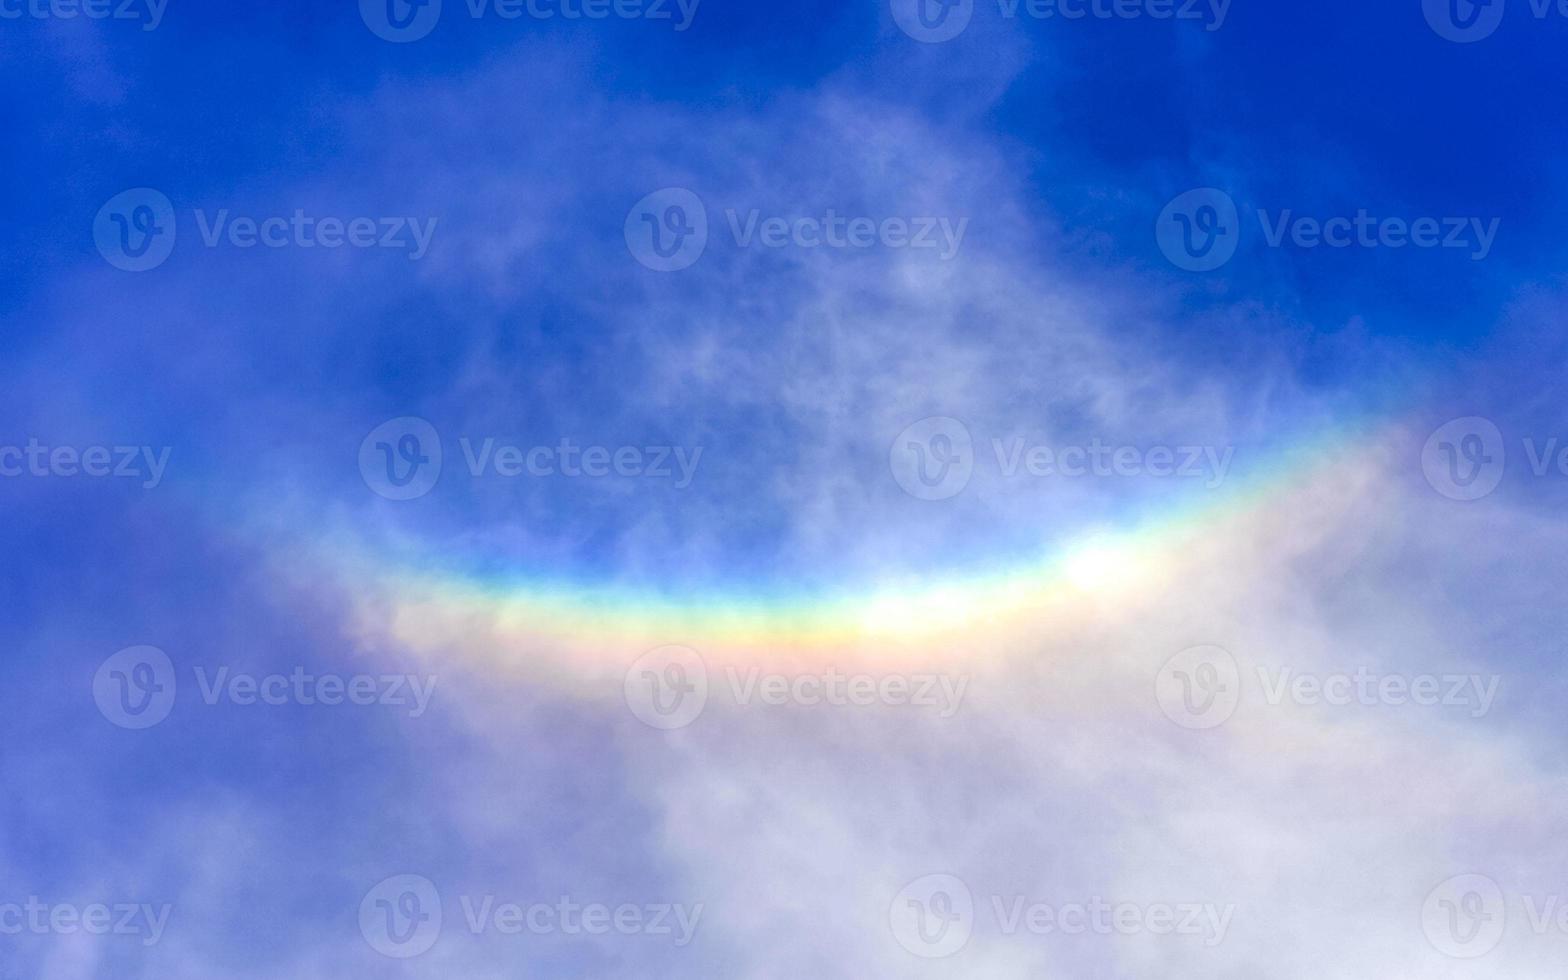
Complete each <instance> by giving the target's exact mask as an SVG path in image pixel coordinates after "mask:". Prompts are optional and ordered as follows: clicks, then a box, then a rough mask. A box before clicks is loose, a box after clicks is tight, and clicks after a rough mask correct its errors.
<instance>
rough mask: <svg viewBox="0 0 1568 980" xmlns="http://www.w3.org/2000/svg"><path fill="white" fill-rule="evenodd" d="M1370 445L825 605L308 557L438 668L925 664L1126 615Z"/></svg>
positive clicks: (1333, 451) (1285, 461)
mask: <svg viewBox="0 0 1568 980" xmlns="http://www.w3.org/2000/svg"><path fill="white" fill-rule="evenodd" d="M1369 442H1370V443H1371V444H1372V445H1374V446H1375V445H1376V444H1377V442H1378V440H1377V439H1375V438H1374V439H1371V440H1368V438H1367V434H1366V432H1365V431H1364V430H1362V429H1360V428H1353V427H1342V428H1339V429H1336V430H1334V431H1333V432H1332V433H1326V434H1322V435H1320V436H1318V437H1317V438H1315V439H1313V440H1311V441H1309V442H1305V443H1298V444H1296V445H1295V446H1294V447H1293V448H1292V449H1290V450H1289V451H1287V452H1284V453H1281V454H1279V455H1277V456H1275V457H1273V458H1272V459H1270V460H1269V461H1268V462H1267V464H1266V465H1263V466H1259V467H1253V468H1252V469H1251V470H1250V471H1248V472H1246V473H1243V474H1238V475H1237V476H1236V477H1235V478H1234V479H1233V480H1232V481H1230V483H1228V484H1227V489H1225V490H1223V491H1218V492H1215V493H1211V494H1207V495H1206V496H1205V497H1204V499H1203V500H1201V501H1199V502H1196V503H1188V504H1186V505H1184V506H1181V507H1177V508H1172V509H1170V510H1169V511H1167V512H1166V513H1164V514H1161V515H1158V516H1156V517H1154V518H1150V519H1145V520H1142V521H1138V522H1135V523H1132V524H1130V525H1128V526H1126V527H1122V528H1119V529H1115V530H1111V531H1104V532H1095V533H1092V534H1089V535H1086V536H1084V537H1082V538H1080V539H1077V540H1074V541H1071V542H1070V543H1068V544H1066V545H1064V546H1062V547H1057V548H1053V549H1051V550H1050V551H1049V552H1047V553H1045V554H1042V555H1040V556H1038V557H1036V558H1034V559H1031V560H1028V561H1023V562H1018V563H1014V564H1011V565H1009V566H1006V567H999V568H995V569H990V570H986V571H983V572H980V573H977V574H966V575H962V576H953V575H947V576H944V575H940V574H937V575H926V576H903V577H901V578H900V579H899V580H898V581H896V582H893V583H891V584H884V583H877V584H873V585H868V586H865V587H862V588H858V589H853V590H844V591H842V592H838V593H834V594H825V593H823V592H821V591H813V592H808V591H796V592H790V591H788V590H777V589H774V590H770V591H767V592H763V591H756V592H748V591H745V590H744V589H730V590H726V591H724V592H722V593H721V592H716V591H713V590H702V591H700V592H699V591H698V590H690V592H689V593H688V594H670V593H653V592H651V591H648V590H642V589H636V588H631V587H627V586H624V585H621V584H618V583H614V582H581V581H568V580H564V579H552V578H550V577H548V576H543V575H539V574H529V573H525V572H521V571H517V572H509V573H503V574H497V573H494V572H486V573H482V574H481V573H476V572H473V571H471V570H469V567H465V563H464V561H463V560H462V556H454V555H451V554H441V553H439V552H438V551H436V550H435V549H432V548H430V547H428V546H425V545H422V544H420V543H419V542H417V541H415V542H409V541H403V542H401V543H399V544H398V545H397V546H395V547H389V546H387V545H386V544H385V543H382V544H381V545H380V546H372V545H369V544H367V543H366V542H365V540H364V539H363V538H362V537H358V536H355V535H352V534H349V533H347V532H342V531H340V532H339V533H338V534H336V535H334V536H332V537H331V538H330V543H322V539H319V538H318V539H317V541H318V544H317V545H316V546H315V547H316V549H317V551H318V552H319V554H318V556H317V558H316V560H317V561H319V562H321V563H322V564H325V565H326V566H328V567H330V568H332V569H333V570H334V574H335V576H336V577H337V579H338V580H339V581H340V582H341V583H342V585H343V587H344V588H345V590H346V592H347V593H348V594H350V595H352V596H354V597H355V607H356V609H357V610H358V613H359V616H358V619H359V624H360V627H361V630H362V632H363V633H364V634H365V635H366V636H367V637H374V638H375V642H379V643H386V642H393V643H397V644H401V645H406V646H408V647H410V648H413V649H416V650H421V651H426V652H429V653H431V654H441V655H453V656H467V657H472V656H474V655H476V653H479V654H480V655H482V654H483V652H485V651H488V654H489V656H490V657H491V658H493V659H494V660H496V661H497V662H498V665H499V666H501V667H505V666H507V665H508V664H520V663H523V662H532V663H535V664H537V662H538V661H539V660H540V659H541V656H543V655H542V654H540V653H539V651H558V652H560V653H559V655H563V656H565V657H566V658H567V659H569V660H572V661H575V662H577V663H578V664H579V665H580V666H581V665H589V664H596V663H598V664H603V665H605V666H606V667H607V668H608V667H610V666H613V665H615V664H621V665H624V664H625V663H626V662H627V661H628V660H630V659H631V658H633V657H635V656H636V655H637V654H638V653H640V652H642V651H644V650H647V649H651V648H654V647H659V646H664V645H669V644H681V645H688V646H691V647H693V648H695V649H699V650H703V651H722V652H723V654H722V655H723V656H725V657H727V658H733V659H735V660H746V659H752V660H754V659H757V658H768V659H770V660H774V661H778V660H780V659H784V660H802V659H812V660H821V659H824V658H831V659H834V660H835V661H839V662H851V661H856V662H872V661H888V660H894V659H896V660H898V661H899V662H906V663H907V662H909V661H911V660H923V659H930V658H932V657H936V656H940V655H941V654H938V653H937V652H936V651H938V650H950V649H951V648H952V645H953V644H952V641H953V640H954V639H955V638H958V637H963V636H966V635H973V634H974V632H975V631H976V630H986V631H992V630H997V629H1006V628H1007V626H1008V625H1009V624H1011V623H1018V622H1021V621H1025V620H1030V621H1033V620H1037V619H1038V618H1040V617H1042V616H1050V615H1052V614H1054V613H1058V612H1063V611H1065V610H1067V609H1069V608H1071V607H1073V606H1075V605H1081V604H1082V603H1083V602H1085V601H1094V602H1118V603H1133V602H1135V601H1136V599H1137V596H1138V595H1139V594H1140V593H1148V592H1150V591H1151V590H1158V589H1159V588H1160V587H1161V586H1162V585H1169V584H1171V583H1172V582H1173V581H1179V573H1180V569H1181V567H1182V563H1183V562H1187V561H1191V560H1194V556H1195V555H1197V554H1199V553H1201V552H1202V551H1203V550H1204V547H1205V542H1208V541H1212V540H1213V539H1215V538H1216V537H1223V536H1225V535H1226V534H1227V529H1230V530H1235V529H1236V527H1237V526H1238V525H1240V524H1242V523H1244V522H1247V521H1248V520H1250V519H1252V518H1253V517H1254V516H1255V515H1256V514H1257V513H1258V512H1259V511H1260V510H1261V509H1263V508H1264V507H1265V505H1266V504H1268V503H1270V502H1271V501H1277V500H1279V499H1280V498H1281V497H1282V495H1301V494H1308V495H1311V494H1319V495H1322V494H1324V493H1332V492H1334V485H1335V484H1341V483H1343V482H1344V480H1345V474H1346V473H1347V472H1348V471H1350V470H1351V469H1352V468H1353V465H1354V464H1353V458H1354V457H1355V456H1356V455H1357V454H1358V453H1360V454H1365V453H1368V452H1375V451H1377V450H1373V449H1369V448H1368V446H1369ZM1341 489H1342V488H1341ZM367 642H368V641H367ZM553 656H556V655H555V654H552V657H553Z"/></svg>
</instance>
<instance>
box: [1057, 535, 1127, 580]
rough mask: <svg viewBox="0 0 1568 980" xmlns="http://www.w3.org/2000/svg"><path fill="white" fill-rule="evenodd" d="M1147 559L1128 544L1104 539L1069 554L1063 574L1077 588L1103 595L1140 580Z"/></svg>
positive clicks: (1081, 546) (1063, 565) (1087, 544)
mask: <svg viewBox="0 0 1568 980" xmlns="http://www.w3.org/2000/svg"><path fill="white" fill-rule="evenodd" d="M1144 560H1145V559H1143V558H1142V557H1141V556H1139V555H1138V554H1137V552H1136V551H1135V550H1134V549H1133V548H1132V547H1130V546H1129V545H1127V544H1124V543H1122V542H1118V541H1114V540H1111V539H1108V538H1103V539H1097V540H1094V541H1090V542H1088V543H1086V544H1083V545H1080V546H1079V547H1078V548H1076V549H1074V550H1073V551H1072V552H1070V553H1069V554H1068V555H1067V558H1066V559H1065V560H1064V562H1063V564H1062V571H1063V574H1064V575H1065V576H1066V578H1067V581H1068V582H1070V583H1071V584H1072V585H1073V586H1074V587H1076V588H1079V589H1082V590H1084V591H1086V592H1101V591H1104V590H1106V589H1109V588H1113V587H1115V586H1120V585H1126V584H1128V583H1130V582H1132V581H1133V580H1135V579H1137V578H1138V577H1139V576H1140V575H1141V574H1142V573H1143V571H1144V568H1143V563H1144Z"/></svg>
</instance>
